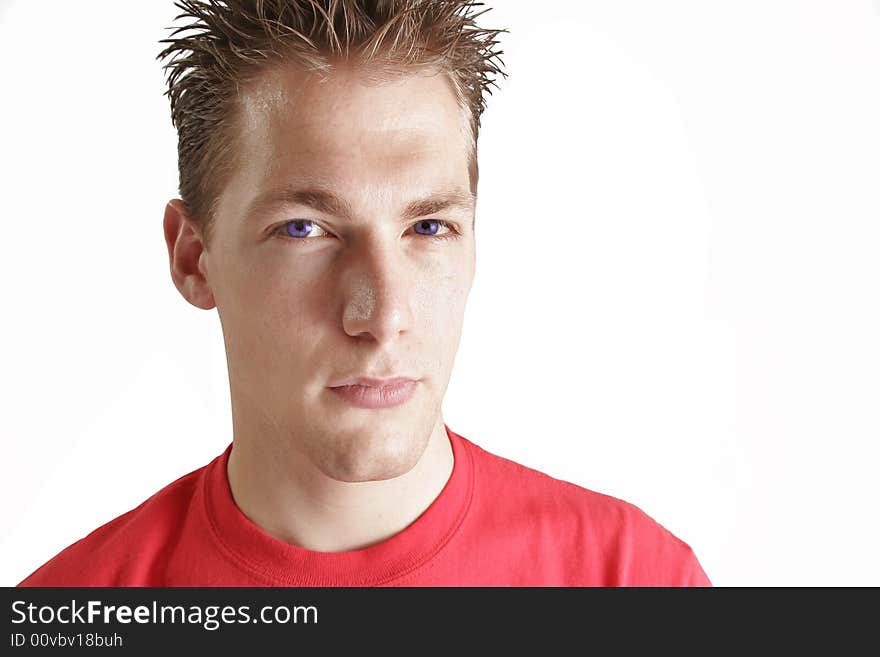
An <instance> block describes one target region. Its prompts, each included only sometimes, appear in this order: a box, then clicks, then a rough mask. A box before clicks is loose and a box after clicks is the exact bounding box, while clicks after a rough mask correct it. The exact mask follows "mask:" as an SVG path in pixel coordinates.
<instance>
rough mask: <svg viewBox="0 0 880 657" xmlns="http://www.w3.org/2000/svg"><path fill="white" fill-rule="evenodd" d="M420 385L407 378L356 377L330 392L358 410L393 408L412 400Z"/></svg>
mask: <svg viewBox="0 0 880 657" xmlns="http://www.w3.org/2000/svg"><path fill="white" fill-rule="evenodd" d="M418 383H419V382H418V380H416V379H410V378H407V377H392V378H388V379H375V378H372V377H354V378H350V379H347V380H345V381H343V382H342V383H341V384H337V385H334V386H330V387H329V390H330V391H331V392H333V393H335V394H336V396H337V397H338V398H339V399H340V400H342V401H343V402H345V403H347V404H350V405H352V406H356V407H358V408H371V409H377V408H391V407H394V406H400V405H401V404H405V403H406V402H408V401H409V400H410V399H412V396H413V394H415V390H416V386H417V385H418Z"/></svg>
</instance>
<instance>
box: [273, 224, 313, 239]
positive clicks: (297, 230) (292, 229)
mask: <svg viewBox="0 0 880 657" xmlns="http://www.w3.org/2000/svg"><path fill="white" fill-rule="evenodd" d="M315 229H317V230H319V231H324V229H323V228H321V227H320V226H319V225H318V224H316V223H315V222H314V221H312V220H311V219H294V220H293V221H287V222H285V223H283V224H281V225H280V226H278V227H277V228H276V229H275V231H274V233H276V234H280V235H281V236H282V237H290V238H294V239H303V238H307V237H321V235H312V232H313V231H314V230H315Z"/></svg>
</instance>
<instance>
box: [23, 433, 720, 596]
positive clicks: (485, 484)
mask: <svg viewBox="0 0 880 657" xmlns="http://www.w3.org/2000/svg"><path fill="white" fill-rule="evenodd" d="M446 431H447V434H448V435H449V439H450V441H451V444H452V450H453V455H454V457H455V465H454V466H453V470H452V475H451V476H450V478H449V480H448V481H447V483H446V485H445V486H444V488H443V490H442V491H441V492H440V495H439V496H438V497H437V499H435V500H434V502H433V503H432V504H431V505H430V506H429V507H428V508H427V509H426V510H425V511H424V513H422V515H420V516H419V517H418V518H417V519H416V520H415V521H414V522H413V523H412V524H410V525H409V526H408V527H406V528H405V529H404V530H403V531H401V532H399V533H397V534H395V535H394V536H392V537H391V538H389V539H387V540H385V541H382V542H381V543H377V544H375V545H372V546H370V547H367V548H364V549H361V550H352V551H347V552H316V551H313V550H307V549H304V548H301V547H298V546H296V545H291V544H288V543H285V542H283V541H281V540H279V539H277V538H274V537H273V536H271V535H269V534H267V533H266V532H264V531H263V530H262V529H260V528H259V527H258V526H257V525H255V524H254V523H253V522H251V521H250V520H249V519H248V518H247V517H246V516H245V515H244V514H243V513H242V512H241V511H240V510H239V508H238V507H237V506H236V504H235V501H234V500H233V498H232V493H231V491H230V489H229V480H228V479H227V476H226V462H227V459H228V458H229V453H230V451H231V449H232V444H230V445H229V447H227V448H226V450H225V451H224V452H223V453H222V454H221V455H220V456H218V457H217V458H215V459H214V460H213V461H211V462H210V463H209V464H208V465H206V466H204V467H202V468H199V469H198V470H195V471H194V472H191V473H189V474H188V475H185V476H183V477H181V478H180V479H178V480H177V481H175V482H173V483H171V484H169V485H168V486H166V487H165V488H163V489H162V490H160V491H159V492H158V493H156V494H155V495H153V496H152V497H150V498H149V499H148V500H146V501H145V502H143V503H142V504H141V505H140V506H138V507H137V508H135V509H132V510H131V511H129V512H127V513H125V514H123V515H121V516H119V517H118V518H116V519H114V520H111V521H110V522H108V523H107V524H105V525H103V526H101V527H99V528H98V529H96V530H95V531H93V532H92V533H90V534H89V535H88V536H86V537H85V538H83V539H81V540H79V541H77V542H76V543H74V544H73V545H71V546H69V547H68V548H66V549H65V550H63V551H61V552H60V553H59V554H58V555H56V556H55V557H54V558H52V559H51V560H50V561H48V562H47V563H46V564H44V565H43V566H41V567H40V568H38V569H37V570H36V571H35V572H33V573H32V574H31V575H30V576H29V577H28V578H27V579H25V580H24V581H23V582H21V583H20V584H19V586H313V585H314V586H711V584H710V582H709V579H708V578H707V577H706V574H705V573H704V572H703V569H702V568H701V567H700V564H699V563H698V561H697V559H696V557H695V556H694V553H693V551H692V550H691V548H690V547H689V546H688V545H687V544H686V543H684V542H682V541H681V540H679V539H678V538H676V537H675V536H673V535H672V534H671V533H670V532H669V531H667V530H666V529H664V528H663V527H662V526H660V525H659V524H657V523H656V522H655V521H654V520H652V519H651V518H650V517H649V516H647V515H646V514H645V513H644V512H643V511H641V510H640V509H638V508H637V507H635V506H633V505H632V504H629V503H627V502H624V501H622V500H619V499H616V498H614V497H609V496H607V495H602V494H600V493H595V492H593V491H590V490H587V489H585V488H582V487H580V486H576V485H575V484H572V483H568V482H565V481H561V480H558V479H553V478H552V477H549V476H548V475H545V474H543V473H541V472H538V471H536V470H532V469H530V468H526V467H524V466H522V465H519V464H518V463H514V462H513V461H510V460H508V459H504V458H501V457H499V456H496V455H494V454H491V453H489V452H487V451H485V450H483V449H481V448H480V447H478V446H476V445H475V444H473V443H472V442H470V441H468V440H466V439H465V438H463V437H461V436H459V435H458V434H455V433H453V432H452V431H451V430H450V429H449V428H448V427H447V428H446Z"/></svg>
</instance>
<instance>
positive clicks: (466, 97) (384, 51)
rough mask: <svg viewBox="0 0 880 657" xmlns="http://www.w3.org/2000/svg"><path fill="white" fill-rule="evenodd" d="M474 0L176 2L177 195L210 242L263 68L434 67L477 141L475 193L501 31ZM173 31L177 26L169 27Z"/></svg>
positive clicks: (172, 53)
mask: <svg viewBox="0 0 880 657" xmlns="http://www.w3.org/2000/svg"><path fill="white" fill-rule="evenodd" d="M482 5H483V3H481V2H474V1H472V0H178V1H177V2H175V6H177V7H178V8H179V9H181V10H182V11H183V13H182V14H179V15H178V16H177V17H176V19H175V20H179V19H192V20H191V22H189V23H187V24H185V25H183V26H180V27H177V28H174V29H173V31H172V33H171V38H168V39H163V40H161V41H160V43H163V44H168V45H167V47H166V48H165V49H164V50H163V51H162V52H161V53H160V54H159V55H158V57H157V59H164V58H166V57H170V60H169V61H168V63H166V64H165V65H164V67H163V68H164V69H165V70H166V73H167V84H168V90H167V91H166V92H165V95H167V96H168V97H169V99H170V101H171V120H172V123H173V124H174V126H175V127H176V128H177V133H178V171H179V183H180V196H181V198H182V199H183V200H184V202H185V203H186V205H187V207H188V209H189V212H190V214H191V215H192V217H193V219H194V220H195V221H196V222H197V223H198V225H199V228H200V229H201V230H202V232H203V237H204V239H205V242H206V243H210V235H211V227H212V224H213V220H214V215H215V211H216V203H217V200H218V197H219V195H220V191H221V190H222V187H223V185H224V184H225V180H226V178H227V177H228V175H229V174H230V172H232V171H233V170H234V167H235V166H236V164H237V162H236V158H235V152H236V148H235V137H236V134H235V130H234V126H235V125H236V116H237V112H238V110H239V105H238V101H239V99H240V94H241V90H242V88H243V87H244V86H245V85H246V84H247V83H248V82H249V81H250V80H253V79H256V78H257V77H258V76H259V75H260V73H261V72H262V71H264V70H265V69H267V68H269V67H271V66H273V65H278V64H281V63H286V62H295V63H297V64H298V65H300V66H302V67H303V68H304V69H305V70H306V71H309V72H313V73H317V74H318V75H325V74H327V73H329V72H330V71H331V70H332V69H333V67H334V66H335V65H338V64H340V63H352V64H357V65H361V66H363V67H365V68H366V67H367V65H369V66H370V68H372V69H374V70H376V69H378V70H381V71H383V72H390V73H393V72H398V73H402V72H406V71H407V70H411V69H421V68H435V69H437V70H438V71H440V72H442V73H444V74H446V76H447V77H448V79H449V81H450V82H451V84H452V88H453V90H454V92H455V94H456V96H457V100H458V102H459V105H460V106H461V108H462V110H463V111H464V112H466V113H467V115H468V123H469V127H470V138H471V144H470V145H471V154H470V179H471V189H472V190H473V191H474V193H476V186H477V179H478V176H479V174H478V167H477V155H476V147H477V136H478V134H479V129H480V115H481V114H482V113H483V111H484V110H485V108H486V95H487V94H491V93H492V91H491V86H493V85H494V86H496V87H497V83H496V81H495V78H496V77H497V76H498V75H502V76H504V77H507V74H506V73H505V72H504V71H503V62H502V60H501V58H500V55H501V54H503V51H501V50H497V44H498V41H497V37H498V35H499V34H501V33H502V32H506V31H507V30H489V29H482V28H479V27H477V25H476V22H475V20H476V18H477V17H479V16H481V15H482V14H484V13H485V12H486V11H488V9H483V10H481V11H474V10H475V9H476V8H477V7H481V6H482ZM169 29H172V28H169Z"/></svg>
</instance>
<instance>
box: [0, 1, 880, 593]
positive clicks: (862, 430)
mask: <svg viewBox="0 0 880 657" xmlns="http://www.w3.org/2000/svg"><path fill="white" fill-rule="evenodd" d="M492 4H494V5H495V8H494V9H493V10H492V11H490V12H489V13H488V14H486V15H485V16H484V17H483V19H481V20H482V24H483V25H484V26H486V27H507V28H509V29H510V30H511V32H510V34H508V35H502V39H503V44H504V50H505V53H506V54H505V55H504V60H505V63H506V65H507V69H508V71H509V72H510V78H509V79H508V80H506V81H501V82H500V85H501V89H500V90H497V91H495V93H494V94H493V96H492V97H491V98H490V101H489V107H488V110H487V112H486V113H485V114H484V116H483V132H482V135H481V140H480V165H481V167H480V168H481V180H480V190H479V193H480V200H479V205H478V210H477V253H478V256H477V277H476V280H475V283H474V289H473V292H472V295H471V298H470V301H469V306H468V311H467V315H466V318H465V327H464V336H463V339H462V344H461V348H460V351H459V355H458V358H457V360H456V368H455V371H454V374H453V378H452V381H451V382H450V387H449V392H448V394H447V398H446V401H445V404H444V416H445V418H446V421H447V423H448V424H449V425H450V427H451V428H452V429H453V430H455V431H457V432H458V433H461V434H462V435H464V436H465V437H467V438H469V439H471V440H473V441H474V442H476V443H477V444H479V445H481V446H482V447H484V448H486V449H488V450H490V451H493V452H495V453H498V454H500V455H502V456H506V457H508V458H512V459H514V460H516V461H519V462H521V463H524V464H526V465H529V466H531V467H534V468H537V469H539V470H543V471H545V472H547V473H549V474H551V475H553V476H556V477H559V478H562V479H566V480H569V481H572V482H575V483H577V484H580V485H582V486H584V487H587V488H591V489H594V490H598V491H601V492H604V493H608V494H611V495H614V496H617V497H621V498H623V499H626V500H628V501H630V502H633V503H634V504H636V505H638V506H640V507H641V508H642V509H644V510H645V511H646V512H647V513H648V514H649V515H651V516H652V517H654V518H655V519H656V520H658V521H659V522H660V523H661V524H663V525H664V526H666V527H667V528H669V529H670V530H671V531H672V532H673V533H675V534H676V535H678V536H679V537H680V538H682V539H683V540H685V541H686V542H688V543H689V544H690V545H691V546H692V547H693V548H694V550H695V552H696V554H697V556H698V557H699V559H700V561H701V563H702V565H703V567H704V568H705V570H706V572H707V573H708V574H709V577H710V578H711V579H712V581H713V582H714V583H715V584H716V585H722V586H736V585H769V586H780V585H874V586H877V585H880V560H878V559H877V555H878V554H880V523H878V510H877V508H878V502H880V493H878V483H877V479H876V472H877V466H878V457H880V449H878V446H877V444H878V439H880V404H878V402H880V346H878V336H880V295H878V282H880V259H878V253H880V248H878V247H880V228H878V215H880V212H878V211H880V194H878V182H880V119H878V117H880V6H878V4H877V3H871V2H868V1H857V0H849V1H842V0H824V1H821V0H813V1H807V0H799V1H795V0H790V1H783V0H748V1H745V0H736V1H732V0H731V1H728V2H721V1H713V2H707V1H705V0H699V1H697V0H695V1H692V2H684V1H675V2H673V1H668V0H667V1H665V2H662V3H661V2H654V1H652V0H644V1H639V2H636V1H620V0H613V1H612V0H608V1H606V2H576V1H574V0H569V1H567V2H561V1H558V2H553V3H535V2H521V1H519V0H517V1H514V0H495V2H494V3H491V2H490V6H491V5H492ZM542 12H546V13H542ZM177 13H178V12H177V10H176V8H175V7H174V6H173V5H172V3H171V1H170V0H167V1H161V2H160V1H152V2H136V3H135V2H126V3H121V2H111V1H109V0H104V1H101V2H98V1H95V0H91V1H90V2H77V3H73V2H63V1H61V0H56V1H54V2H48V1H47V2H39V3H35V2H25V1H21V0H19V1H10V0H2V2H0V67H2V78H0V79H2V92H0V93H2V103H0V144H2V146H0V186H2V197H0V212H2V227H3V233H2V235H3V236H2V239H0V255H2V257H0V286H2V305H0V307H2V314H3V318H2V322H0V404H2V413H0V418H2V422H0V439H2V446H3V457H2V460H0V463H2V465H0V487H2V490H0V514H2V519H0V520H2V524H0V526H2V530H0V553H2V559H0V584H2V585H14V584H17V583H18V582H19V581H21V580H22V579H24V577H25V576H27V575H28V574H30V573H31V571H32V570H33V569H35V568H36V567H37V566H39V565H41V564H42V563H44V562H45V561H46V560H48V559H49V558H50V557H52V556H53V555H55V554H56V553H57V552H58V551H60V550H61V549H62V548H64V547H66V546H67V545H69V544H70V543H72V542H74V541H75V540H77V539H79V538H81V537H83V536H85V535H86V534H87V533H89V532H90V531H91V530H93V529H95V528H96V527H97V526H99V525H100V524H103V523H105V522H107V521H109V520H111V519H112V518H114V517H116V516H117V515H119V514H121V513H123V512H125V511H127V510H129V509H131V508H133V507H134V506H136V505H138V504H139V503H140V502H142V501H143V500H145V499H146V498H147V497H149V496H150V495H152V494H153V493H154V492H156V491H157V490H159V488H161V487H163V486H164V485H166V484H167V483H169V482H171V481H172V480H174V479H176V478H178V477H179V476H181V475H182V474H185V473H187V472H189V471H191V470H194V469H196V468H198V467H201V466H202V465H204V464H206V463H208V462H209V461H210V460H211V459H213V458H214V457H215V456H216V455H217V454H219V453H220V452H221V451H222V450H223V449H224V448H225V446H226V445H227V444H228V443H229V441H230V440H231V438H232V436H231V426H232V425H231V414H230V404H229V391H228V381H227V375H226V362H225V354H224V350H223V340H222V334H221V332H220V324H219V320H218V318H217V315H216V310H212V311H209V312H205V311H202V310H198V309H196V308H194V307H193V306H190V305H189V304H188V303H187V302H186V301H184V299H183V298H182V297H181V296H180V295H179V293H178V292H177V290H176V289H175V288H174V286H173V284H172V282H171V278H170V275H169V272H168V260H167V252H166V248H165V243H164V241H163V237H162V214H163V208H164V205H165V203H166V201H167V200H168V199H170V198H173V197H175V196H176V195H177V162H176V135H175V132H174V129H173V127H172V125H171V121H170V112H169V108H168V104H167V99H166V98H165V97H164V96H163V95H162V94H163V91H164V89H165V86H164V84H165V83H164V77H163V72H162V70H161V65H160V63H159V62H158V61H156V60H155V56H156V55H157V54H158V52H159V50H160V46H159V44H158V43H157V41H158V39H160V38H163V37H165V36H167V32H166V30H165V29H164V28H166V27H167V26H170V25H171V24H172V22H173V17H174V16H175V15H176V14H177ZM96 558H100V555H96Z"/></svg>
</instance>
